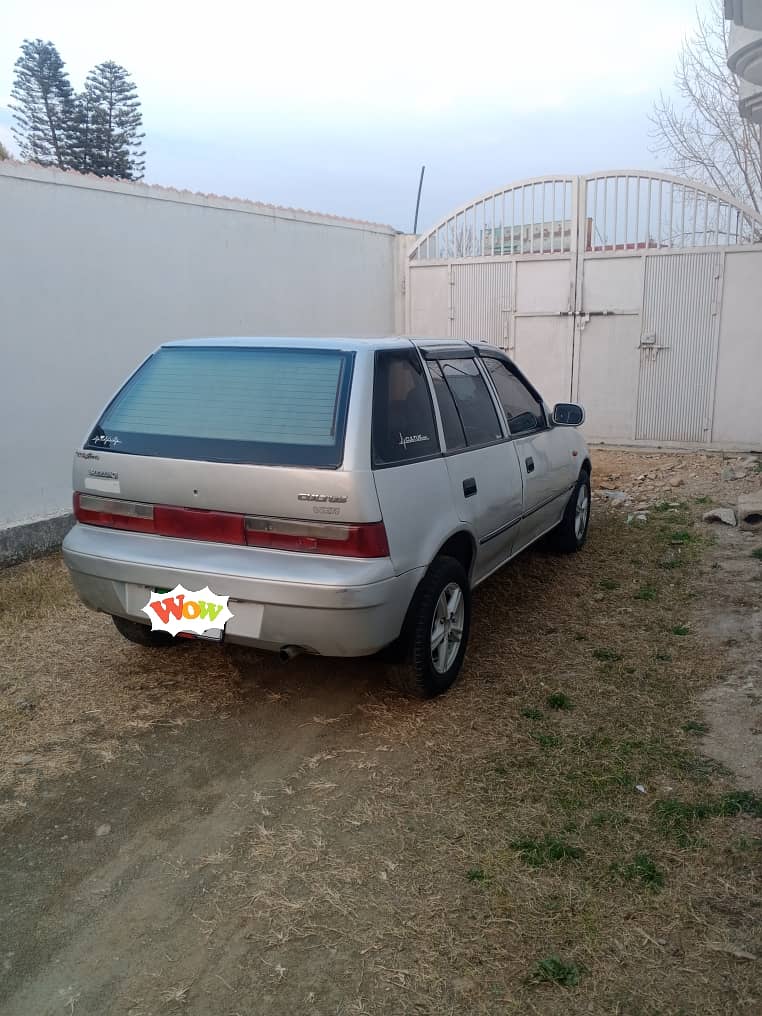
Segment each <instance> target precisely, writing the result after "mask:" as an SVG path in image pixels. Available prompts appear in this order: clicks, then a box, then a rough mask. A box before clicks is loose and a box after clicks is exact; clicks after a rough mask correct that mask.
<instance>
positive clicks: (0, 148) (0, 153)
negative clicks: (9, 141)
mask: <svg viewBox="0 0 762 1016" xmlns="http://www.w3.org/2000/svg"><path fill="white" fill-rule="evenodd" d="M3 159H10V154H9V152H8V149H7V148H6V147H5V145H4V144H3V143H2V141H0V162H2V161H3Z"/></svg>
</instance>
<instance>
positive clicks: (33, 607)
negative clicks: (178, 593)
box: [0, 554, 240, 818]
mask: <svg viewBox="0 0 762 1016" xmlns="http://www.w3.org/2000/svg"><path fill="white" fill-rule="evenodd" d="M203 649H204V647H203V646H196V645H194V644H192V643H188V644H183V645H182V646H179V647H178V648H177V651H174V650H170V651H168V652H167V653H162V654H159V655H156V654H155V653H153V651H152V650H141V649H139V648H138V647H135V646H131V645H129V644H128V643H127V642H125V641H123V640H122V639H121V638H118V637H115V632H114V629H113V626H112V624H111V621H110V620H109V619H108V618H107V617H105V616H104V615H102V614H94V613H92V612H91V611H88V610H86V609H85V608H84V607H83V606H82V605H81V603H79V601H78V600H77V599H76V597H75V594H74V592H73V589H72V587H71V585H70V583H69V579H68V576H67V574H66V569H65V568H64V566H63V562H62V560H61V558H60V556H59V555H57V554H56V555H52V556H51V557H48V558H44V559H41V560H37V561H31V562H28V563H26V564H22V565H18V566H16V567H14V568H8V569H6V570H5V571H2V572H0V730H2V739H1V740H0V818H2V817H3V815H5V817H10V816H12V815H13V814H15V813H16V812H17V810H18V809H19V807H23V806H24V805H25V802H26V799H27V798H28V795H29V794H30V793H31V792H32V791H33V789H34V787H35V785H36V784H37V782H38V781H39V779H41V778H50V777H54V776H58V775H62V774H64V773H71V772H73V771H75V770H77V769H78V768H80V767H82V766H83V765H84V766H93V767H95V766H102V765H108V764H109V762H110V761H112V760H113V758H114V757H115V755H116V754H117V753H118V752H119V751H120V747H121V744H120V741H119V740H118V739H119V737H120V736H121V735H124V734H129V733H140V732H142V731H145V730H149V729H151V728H153V727H155V726H157V725H159V724H172V723H184V722H187V721H188V720H190V719H201V718H203V717H208V716H211V715H215V714H220V713H223V712H224V710H225V709H229V708H230V707H231V706H232V705H234V704H235V703H236V702H237V701H238V700H239V690H240V682H239V680H238V673H237V670H236V669H235V667H234V666H233V665H232V664H231V662H230V659H229V656H228V655H227V654H204V652H203ZM6 795H7V796H6ZM4 797H5V800H3V798H4Z"/></svg>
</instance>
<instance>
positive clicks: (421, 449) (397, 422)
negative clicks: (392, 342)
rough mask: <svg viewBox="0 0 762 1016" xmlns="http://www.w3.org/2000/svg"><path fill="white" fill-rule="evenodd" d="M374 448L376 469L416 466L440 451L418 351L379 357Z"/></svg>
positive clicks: (381, 352) (385, 353)
mask: <svg viewBox="0 0 762 1016" xmlns="http://www.w3.org/2000/svg"><path fill="white" fill-rule="evenodd" d="M372 444H373V448H372V457H373V465H374V466H387V465H400V464H401V463H403V462H414V461H416V460H417V459H424V458H428V457H429V456H431V455H436V454H438V453H439V451H440V448H439V435H438V434H437V427H436V422H435V419H434V407H433V405H432V402H431V392H430V391H429V385H428V382H427V381H426V377H425V376H424V373H423V365H422V363H421V360H420V357H419V356H418V353H417V352H416V351H415V350H414V349H410V350H407V349H404V350H397V349H393V350H391V349H390V350H379V351H378V352H377V353H376V356H375V374H374V379H373V424H372Z"/></svg>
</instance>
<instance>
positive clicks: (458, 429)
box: [428, 360, 467, 452]
mask: <svg viewBox="0 0 762 1016" xmlns="http://www.w3.org/2000/svg"><path fill="white" fill-rule="evenodd" d="M428 367H429V373H430V374H431V380H432V382H433V383H434V394H435V395H436V398H437V405H438V406H439V415H440V416H441V418H442V430H443V431H444V439H445V444H446V445H447V451H448V452H452V451H457V450H458V449H459V448H465V447H466V445H467V441H466V435H465V432H464V431H463V424H462V423H461V422H460V414H459V413H458V408H457V406H456V405H455V400H454V399H453V397H452V392H451V391H450V389H449V388H448V386H447V382H446V381H445V377H444V374H443V373H442V368H441V367H440V366H439V364H438V363H437V362H436V360H430V361H429V364H428Z"/></svg>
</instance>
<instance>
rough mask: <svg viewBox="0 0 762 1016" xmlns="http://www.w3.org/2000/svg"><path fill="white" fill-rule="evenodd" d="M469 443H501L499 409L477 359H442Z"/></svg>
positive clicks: (441, 364) (442, 367) (445, 374)
mask: <svg viewBox="0 0 762 1016" xmlns="http://www.w3.org/2000/svg"><path fill="white" fill-rule="evenodd" d="M439 365H440V367H441V369H442V373H443V375H444V377H445V379H446V381H447V385H448V387H449V389H450V391H451V392H452V397H453V399H454V400H455V405H456V407H457V409H458V415H459V416H460V421H461V423H462V424H463V430H464V432H465V435H466V440H467V442H468V443H469V444H470V445H479V444H487V443H488V442H490V441H498V440H499V439H500V438H501V437H502V436H503V433H502V430H501V429H500V421H499V420H498V416H497V410H496V409H495V405H494V403H493V401H492V397H491V395H490V393H489V389H488V388H487V385H486V384H485V382H484V378H483V377H482V376H481V374H480V373H479V369H478V367H477V366H476V363H475V361H474V360H469V359H457V360H441V361H440V364H439Z"/></svg>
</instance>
